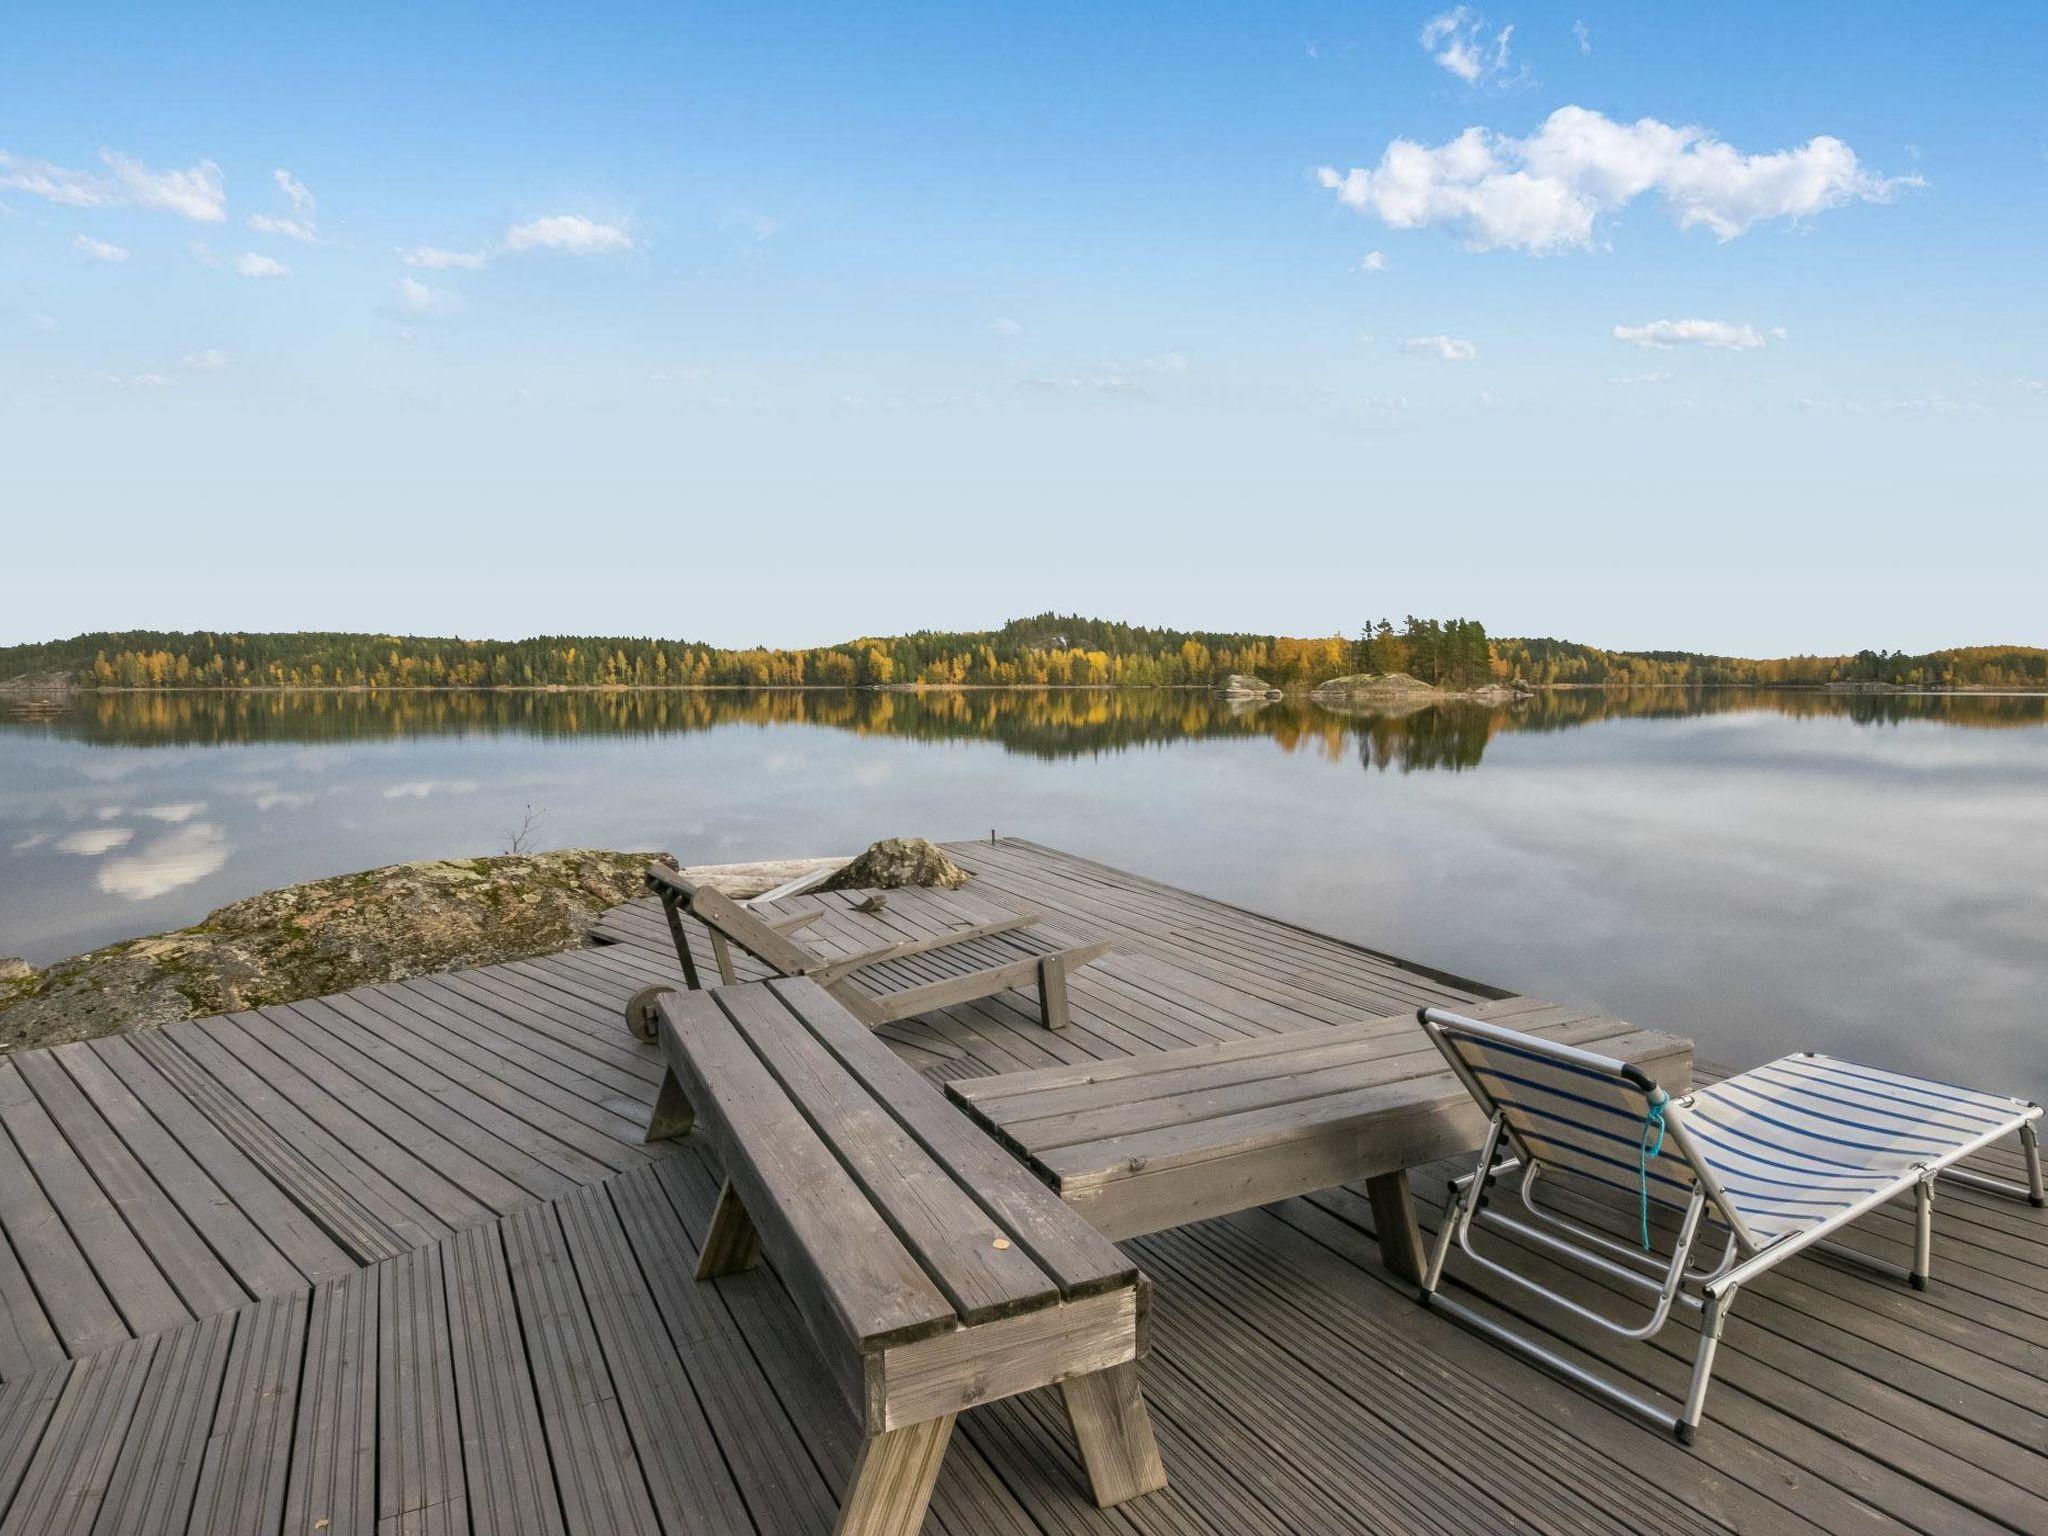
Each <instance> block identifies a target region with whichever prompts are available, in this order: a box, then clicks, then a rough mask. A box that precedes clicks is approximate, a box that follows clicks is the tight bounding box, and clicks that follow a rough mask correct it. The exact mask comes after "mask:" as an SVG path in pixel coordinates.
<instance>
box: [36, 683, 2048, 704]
mask: <svg viewBox="0 0 2048 1536" xmlns="http://www.w3.org/2000/svg"><path fill="white" fill-rule="evenodd" d="M1320 686H1322V685H1321V684H1318V683H1296V684H1292V685H1290V686H1286V687H1281V688H1279V690H1278V691H1279V692H1280V693H1281V695H1282V696H1283V697H1284V698H1287V699H1309V696H1310V695H1311V694H1312V693H1313V692H1314V691H1315V689H1316V688H1318V687H1320ZM1527 687H1528V688H1529V689H1530V690H1531V691H1532V692H1534V693H1621V692H1630V691H1636V690H1649V689H1696V690H1701V691H1705V690H1737V691H1741V692H1745V693H1816V694H1833V695H1837V696H1841V697H1853V696H1856V695H1863V696H1866V697H1871V698H1952V697H1967V698H2014V699H2038V698H2048V688H1978V687H1968V686H1962V687H1954V688H1905V687H1899V686H1895V685H1892V684H1885V683H1875V684H1873V683H1700V682H1694V683H1530V684H1528V685H1527ZM11 691H12V690H10V689H9V687H8V684H7V683H6V682H4V681H0V699H4V698H5V697H6V696H7V695H8V694H9V693H10V692H11ZM1480 691H1483V690H1464V691H1462V692H1451V691H1448V690H1445V691H1442V692H1440V693H1439V694H1438V698H1439V699H1440V700H1442V701H1444V702H1451V703H1471V702H1482V701H1478V700H1474V699H1473V698H1472V697H1471V694H1472V693H1473V692H1480ZM64 692H65V694H66V695H68V696H72V697H80V696H85V697H97V696H100V695H116V694H120V695H128V694H158V693H178V694H220V695H225V696H234V695H243V694H248V695H255V694H286V693H306V694H315V693H317V694H358V695H363V696H371V695H376V694H425V693H506V694H525V693H532V694H550V693H556V694H586V693H1199V694H1214V695H1216V696H1218V697H1226V696H1227V695H1225V694H1224V693H1223V690H1221V689H1219V688H1217V687H1215V686H1214V685H1212V684H1207V683H386V684H372V683H347V684H334V683H252V684H249V685H247V686H245V687H239V688H228V687H219V686H211V687H208V686H196V685H185V686H179V685H177V684H161V685H154V686H150V687H120V686H116V687H93V686H90V685H87V684H80V683H72V684H69V685H67V687H66V689H65V690H64ZM36 697H37V695H36V694H34V693H30V692H28V691H27V690H22V691H21V698H22V699H23V700H30V699H34V698H36ZM45 697H47V695H45ZM52 702H55V700H54V699H53V700H52ZM1311 702H1314V701H1311ZM1432 702H1434V701H1432Z"/></svg>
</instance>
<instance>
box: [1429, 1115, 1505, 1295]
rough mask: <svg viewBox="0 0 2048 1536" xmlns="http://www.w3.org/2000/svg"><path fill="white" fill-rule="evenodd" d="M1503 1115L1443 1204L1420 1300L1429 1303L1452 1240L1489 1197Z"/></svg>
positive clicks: (1489, 1128) (1492, 1125)
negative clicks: (1467, 1178)
mask: <svg viewBox="0 0 2048 1536" xmlns="http://www.w3.org/2000/svg"><path fill="white" fill-rule="evenodd" d="M1500 1132H1501V1118H1500V1116H1499V1115H1495V1116H1494V1117H1493V1119H1492V1121H1491V1122H1490V1123H1489V1124H1488V1125H1487V1127H1486V1140H1485V1141H1484V1142H1482V1143H1481V1144H1480V1147H1479V1166H1478V1169H1477V1171H1475V1172H1474V1173H1473V1175H1472V1179H1471V1182H1470V1183H1468V1184H1467V1185H1466V1186H1465V1188H1464V1191H1463V1193H1461V1194H1460V1195H1459V1196H1458V1198H1457V1199H1455V1200H1453V1201H1452V1202H1451V1203H1450V1204H1449V1205H1447V1206H1445V1207H1444V1221H1443V1225H1442V1226H1441V1227H1439V1228H1437V1233H1436V1246H1435V1247H1434V1248H1432V1249H1431V1250H1430V1253H1429V1267H1428V1268H1427V1269H1425V1270H1424V1271H1423V1273H1422V1293H1421V1297H1420V1299H1421V1301H1422V1304H1423V1305H1424V1306H1428V1305H1429V1298H1430V1297H1432V1296H1434V1295H1435V1294H1436V1288H1437V1286H1438V1285H1439V1284H1440V1283H1441V1282H1442V1280H1443V1277H1444V1260H1446V1259H1448V1258H1449V1257H1450V1256H1451V1243H1452V1241H1453V1240H1454V1239H1459V1238H1462V1237H1463V1236H1464V1234H1465V1232H1466V1231H1467V1230H1468V1229H1469V1228H1470V1227H1471V1225H1472V1212H1473V1211H1475V1210H1476V1209H1478V1206H1479V1202H1480V1201H1481V1200H1484V1199H1485V1198H1486V1180H1487V1178H1488V1176H1489V1175H1490V1174H1491V1173H1492V1171H1493V1155H1494V1153H1495V1152H1497V1151H1498V1150H1499V1149H1500Z"/></svg>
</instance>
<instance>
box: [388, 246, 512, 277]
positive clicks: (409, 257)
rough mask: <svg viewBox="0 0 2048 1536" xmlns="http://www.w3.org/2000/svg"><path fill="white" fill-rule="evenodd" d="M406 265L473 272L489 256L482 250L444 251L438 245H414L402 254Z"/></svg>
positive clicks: (437, 269) (431, 270)
mask: <svg viewBox="0 0 2048 1536" xmlns="http://www.w3.org/2000/svg"><path fill="white" fill-rule="evenodd" d="M403 259H404V261H405V264H406V265H407V266H408V267H424V268H425V269H426V270H427V271H429V272H446V271H450V270H452V269H457V268H459V269H461V270H462V271H465V272H474V271H476V270H477V269H478V268H479V267H481V266H483V265H484V263H485V262H487V261H489V260H490V257H489V256H488V255H487V254H485V253H484V252H482V251H444V250H442V249H440V248H439V247H438V246H432V245H416V246H414V247H413V248H412V249H411V250H409V251H407V252H406V253H405V256H404V258H403Z"/></svg>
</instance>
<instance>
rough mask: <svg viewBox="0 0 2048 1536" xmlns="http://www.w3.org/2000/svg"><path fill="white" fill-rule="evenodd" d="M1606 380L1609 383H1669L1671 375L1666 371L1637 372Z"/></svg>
mask: <svg viewBox="0 0 2048 1536" xmlns="http://www.w3.org/2000/svg"><path fill="white" fill-rule="evenodd" d="M1607 382H1608V383H1610V384H1669V383H1670V382H1671V375H1670V374H1668V373H1638V374H1634V375H1624V376H1622V377H1621V378H1616V379H1609V380H1608V381H1607Z"/></svg>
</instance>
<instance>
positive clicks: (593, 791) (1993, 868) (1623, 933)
mask: <svg viewBox="0 0 2048 1536" xmlns="http://www.w3.org/2000/svg"><path fill="white" fill-rule="evenodd" d="M528 807H531V808H532V809H533V811H534V812H536V813H545V816H544V820H543V821H542V823H541V828H540V835H539V837H538V838H537V839H535V840H534V846H539V847H567V846H586V847H607V848H667V849H671V850H673V851H674V852H676V853H677V854H678V855H680V856H681V857H683V858H684V859H685V860H688V861H691V862H718V861H721V860H727V859H741V858H763V857H782V856H796V855H805V854H816V853H830V852H841V851H852V850H854V849H857V848H859V847H861V846H863V845H864V844H865V843H866V842H868V841H870V840H872V839H873V838H875V837H879V836H886V835H889V834H892V833H905V832H916V833H922V834H924V835H927V836H932V837H937V838H960V837H975V836H985V835H986V834H987V832H988V831H989V829H990V828H992V827H993V828H997V829H999V830H1000V831H1002V832H1004V833H1017V834H1020V835H1023V836H1027V837H1031V838H1035V839H1036V840H1038V841H1040V842H1044V843H1049V844H1053V845H1055V846H1059V847H1064V848H1069V849H1072V850H1074V851H1076V852H1080V853H1084V854H1087V855H1089V856H1092V857H1095V858H1098V859H1101V860H1102V861H1104V862H1105V863H1109V864H1114V865H1118V866H1121V867H1123V868H1126V869H1131V870H1136V871H1140V872H1142V873H1144V874H1147V875H1151V876H1155V877H1157V878H1159V879H1163V880H1167V881H1170V882H1172V883H1173V884H1176V885H1182V886H1186V887H1189V888H1190V889H1194V890H1199V891H1205V892H1208V893H1210V894H1213V895H1216V896H1219V897H1222V898H1223V899H1225V900H1229V901H1234V902H1237V903H1240V904H1242V905H1244V906H1248V907H1253V908H1256V909H1259V910H1263V911H1267V912H1271V913H1274V914H1276V915H1278V916H1280V917H1283V918H1286V919H1289V920H1292V921H1296V922H1300V923H1304V924H1306V925H1308V926H1311V927H1314V928H1319V929H1323V930H1325V931H1330V932H1334V933H1338V934H1340V935H1342V936H1344V937H1346V938H1351V939H1355V940H1358V941H1359V942H1361V943H1364V944H1367V945H1370V946H1372V947H1374V948H1378V949H1382V950H1386V951H1389V952H1392V953H1394V954H1399V955H1405V956H1408V957H1409V958H1411V959H1414V960H1417V961H1420V962H1422V963H1424V964H1428V965H1434V966H1439V967H1441V968H1443V969H1445V970H1448V971H1453V972H1457V973H1460V974H1464V975H1468V976H1476V977H1481V978H1484V979H1486V980H1488V981H1491V982H1495V983H1497V984H1499V985H1502V986H1509V987H1514V988H1516V989H1518V990H1522V991H1527V992H1530V993H1533V994H1535V995H1537V996H1540V997H1548V998H1554V999H1557V1000H1560V1001H1566V1002H1571V1003H1574V1004H1584V1005H1587V1006H1592V1007H1598V1008H1601V1009H1603V1010H1605V1011H1607V1012H1611V1013H1614V1014H1617V1015H1619V1016H1621V1017H1625V1018H1633V1019H1638V1020H1640V1021H1642V1022H1645V1023H1654V1024H1657V1025H1660V1026H1663V1027H1667V1028H1671V1029H1674V1030H1677V1031H1678V1032H1680V1033H1686V1034H1691V1035H1694V1036H1696V1037H1697V1038H1699V1039H1700V1040H1702V1041H1703V1042H1705V1043H1706V1045H1707V1048H1708V1049H1709V1050H1710V1051H1712V1052H1714V1053H1715V1054H1718V1055H1719V1056H1720V1057H1722V1058H1723V1059H1726V1060H1734V1061H1740V1062H1751V1061H1756V1060H1761V1059H1763V1058H1765V1057H1766V1056H1769V1055H1774V1054H1781V1053H1782V1052H1784V1051H1786V1050H1792V1049H1799V1048H1804V1047H1815V1048H1819V1049H1823V1050H1832V1051H1836V1052H1838V1053H1840V1054H1844V1055H1857V1056H1861V1057H1863V1058H1865V1059H1867V1060H1870V1061H1873V1062H1875V1063H1877V1064H1879V1065H1884V1066H1891V1067H1896V1068H1899V1069H1901V1070H1906V1071H1921V1072H1930V1073H1933V1074H1935V1075H1946V1076H1956V1075H1968V1076H1971V1077H1972V1078H1977V1079H1981V1080H1982V1081H1984V1082H1986V1083H1987V1084H2006V1083H2010V1084H2012V1085H2014V1087H2015V1088H2021V1087H2024V1089H2025V1091H2027V1092H2028V1093H2030V1094H2039V1093H2041V1092H2043V1091H2048V1058H2044V1056H2043V1053H2042V1051H2041V1040H2042V1023H2043V1012H2042V1004H2041V1001H2040V1000H2041V998H2042V997H2043V996H2048V956H2044V952H2043V949H2042V946H2041V942H2040V935H2041V934H2042V932H2043V931H2048V861H2044V860H2043V859H2042V857H2041V852H2040V851H2041V850H2042V849H2043V848H2048V701H2044V700H2043V699H2041V698H2038V697H1993V696H1984V695H1946V696H1931V697H1930V696H1903V695H1886V696H1872V695H1843V694H1832V695H1830V694H1820V693H1761V692H1753V691H1748V690H1733V689H1726V690H1723V689H1715V690H1684V689H1645V690H1634V691H1627V692H1620V691H1617V692H1612V693H1609V692H1604V691H1584V692H1562V693H1551V694H1545V695H1543V696H1541V697H1538V698H1536V699H1533V700H1530V701H1528V702H1526V703H1522V704H1512V705H1502V706H1497V707H1489V706H1482V705H1478V704H1473V703H1442V704H1437V705H1432V706H1429V707H1426V708H1423V709H1419V710H1413V711H1409V712H1405V713H1388V712H1378V713H1374V712H1357V713H1354V712H1349V711H1343V710H1334V709H1324V708H1321V707H1319V706H1316V705H1314V704H1311V703H1308V702H1306V701H1298V700H1287V701H1282V702H1280V703H1276V704H1270V705H1269V704H1263V703H1262V704H1259V705H1256V706H1253V707H1249V708H1247V707H1245V706H1242V705H1232V704H1230V703H1228V702H1227V701H1224V700H1221V699H1217V698H1213V697H1211V696H1209V695H1207V694H1204V693H1196V692H1106V691H1088V690H1064V691H1017V692H982V691H974V692H959V693H953V692H945V693H939V692H932V693H925V694H916V693H854V692H846V693H838V692H820V693H794V692H761V693H748V692H730V693H727V692H707V693H630V692H628V693H604V694H595V693H586V694H470V693H409V694H384V695H367V694H296V695H284V694H184V693H166V694H109V695H104V696H93V697H85V698H82V699H81V700H80V701H79V702H78V703H77V705H76V706H75V707H74V708H72V709H71V710H69V711H68V712H67V713H65V714H63V715H60V716H58V717H56V718H55V719H52V720H48V721H36V722H16V723H12V724H8V725H5V726H0V955H5V954H19V955H23V956H26V957H27V958H28V959H30V960H32V961H36V962H38V963H41V962H45V961H49V960H54V959H56V958H58V957H60V956H63V955H67V954H73V953H76V952H78V951H80V950H83V949H87V948H90V947H92V946H93V945H96V944H100V943H105V942H107V941H109V940H112V939H116V938H125V937H129V936H131V935H135V934H141V933H151V932H157V931H161V930H163V929H167V928H172V927H176V926H178V925H180V924H183V923H189V922H193V921H195V920H197V919H198V918H199V917H201V916H203V915H204V914H205V913H206V912H208V911H211V910H213V909H214V908H216V907H219V906H222V905H224V904H226V903H228V902H231V901H235V900H237V899H239V898H241V897H245V896H248V895H250V894H252V893H253V892H256V891H260V890H265V889H268V888H271V887H274V886H280V885H286V884H290V883H292V882H295V881H300V880H309V879H314V878H317V877H320V876H323V875H331V874H337V873H340V872H343V871H347V870H354V869H364V868H368V867H370V866H373V865H378V864H388V863H397V862H401V861H404V860H409V859H421V858H436V857H450V856H462V855H473V854H479V853H492V852H497V851H499V850H501V849H502V848H504V847H505V846H506V844H507V842H508V840H509V838H510V836H511V835H512V833H513V831H514V829H517V828H519V827H520V826H521V824H522V821H523V818H524V816H525V814H526V811H527V808H528ZM1966 1067H1967V1071H1966Z"/></svg>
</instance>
